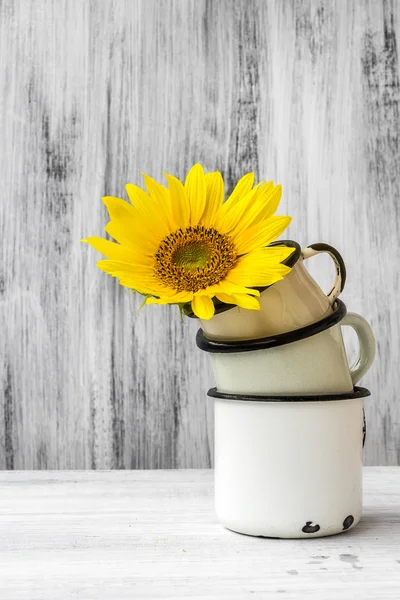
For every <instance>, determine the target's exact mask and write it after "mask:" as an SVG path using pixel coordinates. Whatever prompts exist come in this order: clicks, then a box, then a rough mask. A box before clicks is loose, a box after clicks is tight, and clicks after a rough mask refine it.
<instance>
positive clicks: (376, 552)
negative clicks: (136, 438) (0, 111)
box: [0, 467, 400, 600]
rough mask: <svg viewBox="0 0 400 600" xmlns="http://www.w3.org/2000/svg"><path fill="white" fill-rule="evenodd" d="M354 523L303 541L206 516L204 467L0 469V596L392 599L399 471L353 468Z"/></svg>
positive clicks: (399, 561)
mask: <svg viewBox="0 0 400 600" xmlns="http://www.w3.org/2000/svg"><path fill="white" fill-rule="evenodd" d="M364 481H365V500H364V515H363V518H362V520H361V522H360V523H359V524H358V525H357V527H355V528H354V529H351V530H350V531H348V532H346V533H344V534H340V535H335V536H331V537H327V538H313V539H309V540H277V539H265V538H264V539H262V538H255V537H251V536H245V535H239V534H236V533H233V532H231V531H229V530H227V529H224V528H223V527H222V526H220V525H219V524H218V523H217V522H216V518H215V516H214V512H213V489H212V488H213V485H212V471H207V470H200V469H196V470H187V471H183V470H166V471H163V470H158V471H153V472H151V471H144V470H142V471H115V470H114V471H110V472H104V471H90V472H82V471H81V472H79V471H77V472H76V471H63V472H51V471H50V472H48V471H41V472H29V471H22V472H21V471H19V472H18V471H14V472H2V473H0V486H1V495H0V558H1V577H0V595H1V597H2V598H4V599H7V600H23V599H29V600H36V599H39V598H40V599H41V600H47V599H48V600H58V599H60V600H68V599H69V598H78V599H79V598H82V599H83V598H84V599H85V600H90V599H92V598H93V599H96V600H103V599H110V600H111V599H112V600H117V599H122V598H132V597H135V598H170V599H171V600H172V599H175V598H198V599H210V598H226V599H227V600H228V599H229V600H234V599H236V598H237V599H239V598H244V597H247V595H249V596H250V595H251V597H252V598H256V599H264V598H267V597H280V595H281V594H282V596H284V597H285V598H292V599H296V600H297V599H298V598H306V597H307V598H311V599H314V598H315V599H316V600H317V599H318V600H320V598H324V599H325V598H326V599H327V600H337V598H339V597H340V598H343V600H350V599H353V598H363V599H364V598H365V599H366V600H369V599H371V600H380V599H382V600H383V599H385V600H386V599H389V598H393V599H395V598H396V599H397V598H398V590H399V585H400V551H399V548H400V527H399V525H400V519H399V511H398V506H399V502H400V469H399V468H398V467H369V468H366V469H365V470H364Z"/></svg>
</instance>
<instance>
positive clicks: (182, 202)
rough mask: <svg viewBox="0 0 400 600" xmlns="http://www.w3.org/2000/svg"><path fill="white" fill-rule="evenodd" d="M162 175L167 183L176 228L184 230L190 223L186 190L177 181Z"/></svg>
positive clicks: (169, 176)
mask: <svg viewBox="0 0 400 600" xmlns="http://www.w3.org/2000/svg"><path fill="white" fill-rule="evenodd" d="M164 175H165V177H166V178H167V181H168V187H169V191H170V195H171V207H172V212H173V214H174V219H175V222H176V223H177V225H178V228H181V229H186V228H187V227H189V223H190V204H189V200H188V197H187V194H186V190H185V188H184V186H183V185H182V183H181V182H180V181H179V179H177V178H176V177H174V176H173V175H169V174H168V173H164Z"/></svg>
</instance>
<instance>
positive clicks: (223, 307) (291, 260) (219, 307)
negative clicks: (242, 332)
mask: <svg viewBox="0 0 400 600" xmlns="http://www.w3.org/2000/svg"><path fill="white" fill-rule="evenodd" d="M269 246H287V247H288V248H294V249H295V251H294V252H292V254H291V255H290V256H289V257H288V258H286V259H285V260H284V261H282V264H283V265H286V266H287V267H290V268H291V269H292V268H293V267H294V265H295V264H296V263H297V261H298V260H299V258H300V256H301V246H300V244H298V243H297V242H295V241H293V240H276V241H275V242H271V244H269ZM310 247H311V246H310ZM271 285H273V284H271ZM269 287H271V286H270V285H266V286H264V287H255V288H254V289H255V290H258V291H259V292H260V294H261V292H263V291H264V290H266V289H268V288H269ZM212 302H213V304H214V310H215V312H214V315H219V314H221V313H223V312H226V311H227V310H231V308H235V306H236V304H225V303H223V302H221V301H220V300H218V298H215V297H214V298H212ZM183 312H184V314H185V315H186V316H187V317H189V318H190V319H198V317H197V316H196V315H195V314H194V312H193V311H192V309H191V308H190V305H189V306H188V307H186V308H184V309H183Z"/></svg>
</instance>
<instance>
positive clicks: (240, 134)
mask: <svg viewBox="0 0 400 600" xmlns="http://www.w3.org/2000/svg"><path fill="white" fill-rule="evenodd" d="M0 17H1V20H0V62H1V65H0V101H1V104H0V106H1V114H0V119H1V121H0V124H1V126H0V131H1V143H0V176H1V212H0V219H1V220H0V235H1V248H2V260H1V264H0V307H1V308H0V381H1V387H2V394H1V397H0V468H3V469H16V468H19V469H32V468H60V469H64V468H80V469H82V468H95V469H96V468H115V469H118V468H145V467H146V468H157V467H207V466H210V464H211V462H212V444H213V433H212V410H213V409H212V404H211V402H210V401H209V400H207V398H206V390H207V388H208V387H209V386H210V385H211V383H212V377H211V371H210V368H209V365H208V362H207V357H205V356H204V355H203V354H202V353H200V351H198V350H197V349H196V347H195V343H194V334H195V331H196V328H197V327H196V324H195V323H194V322H188V321H183V322H180V320H179V318H178V311H177V309H176V308H170V309H169V308H162V307H149V308H148V309H145V310H143V312H142V313H141V314H140V316H138V314H137V309H138V306H139V301H138V299H136V298H134V297H133V296H132V295H129V294H127V293H126V292H125V291H124V290H123V288H121V287H119V286H118V284H117V282H116V281H115V280H114V279H111V278H109V277H107V276H106V275H105V274H103V273H101V272H100V271H98V270H97V269H96V267H95V262H96V260H97V259H98V256H97V253H96V252H95V251H94V250H92V249H90V248H88V247H87V246H83V245H82V244H79V239H80V238H81V237H84V236H87V235H89V234H97V235H102V232H103V227H104V224H105V222H106V211H105V208H104V206H103V205H102V203H101V201H100V198H101V196H102V195H106V194H110V195H124V186H125V183H126V182H129V181H130V182H138V181H139V180H140V172H141V171H145V172H147V173H149V174H151V175H153V176H154V177H156V178H158V179H159V180H160V181H161V179H162V171H163V170H167V171H169V172H172V173H175V174H177V175H178V176H181V177H182V176H184V175H185V173H186V170H187V169H188V167H189V166H190V165H191V164H193V163H194V162H197V161H200V162H202V163H203V164H204V166H205V167H206V168H207V169H215V168H218V169H220V170H221V171H222V172H223V173H224V175H225V178H226V180H227V184H228V188H231V187H232V186H233V183H234V181H235V179H237V178H238V177H239V176H240V175H242V174H243V173H244V172H246V171H247V170H254V171H255V172H256V175H257V176H258V177H259V178H271V179H274V180H275V181H277V182H281V183H282V184H283V187H284V200H283V202H282V212H285V213H288V214H291V215H293V217H294V220H293V224H292V225H291V227H290V229H289V237H291V238H292V239H297V240H298V241H300V243H302V244H304V245H305V244H307V243H312V242H316V241H325V242H328V243H330V244H332V245H334V246H336V247H337V248H338V249H339V250H340V251H341V252H342V253H343V255H344V257H345V259H346V262H347V266H348V283H347V285H346V289H345V292H344V294H343V299H344V300H345V301H346V303H347V304H348V307H349V309H351V310H354V311H357V312H360V313H361V314H363V315H364V316H366V317H367V318H368V320H369V321H370V322H371V324H372V326H373V328H374V330H375V332H376V335H377V341H378V357H377V360H376V364H375V366H374V367H373V369H372V370H371V371H370V373H369V374H368V375H367V376H366V377H365V380H364V384H365V385H366V386H367V387H370V389H371V390H372V393H373V395H372V398H371V399H369V400H367V402H366V413H367V419H368V439H367V445H366V451H365V457H366V463H369V464H391V465H395V464H400V403H399V400H398V394H399V389H400V369H399V358H400V357H399V354H400V349H399V346H400V344H399V342H400V332H399V327H400V315H399V311H398V306H399V300H398V298H399V260H400V249H399V225H400V219H399V206H400V193H399V192H400V190H399V187H400V180H399V174H398V171H399V166H400V147H399V138H400V136H399V129H400V128H399V102H400V87H399V62H398V54H399V41H398V37H399V35H400V4H399V3H398V2H396V1H393V2H390V0H357V1H352V2H350V1H348V2H345V1H340V2H339V1H337V2H332V1H331V0H326V1H321V0H298V1H295V0H292V1H287V2H281V1H280V0H259V1H246V0H235V1H228V0H217V1H215V2H212V1H211V0H171V1H166V0H161V1H160V0H159V1H156V0H136V1H130V0H129V1H128V0H97V1H94V2H81V1H79V0H47V1H45V0H20V1H17V0H15V1H14V2H13V1H9V0H3V1H2V2H1V3H0ZM326 269H327V262H325V261H324V260H323V259H315V263H314V267H313V271H312V272H313V274H316V276H317V277H318V278H319V280H320V281H322V282H323V283H324V284H325V285H328V279H329V278H328V277H327V276H326V275H325V274H324V271H325V270H326ZM349 343H350V346H352V345H353V344H354V340H353V339H350V340H349Z"/></svg>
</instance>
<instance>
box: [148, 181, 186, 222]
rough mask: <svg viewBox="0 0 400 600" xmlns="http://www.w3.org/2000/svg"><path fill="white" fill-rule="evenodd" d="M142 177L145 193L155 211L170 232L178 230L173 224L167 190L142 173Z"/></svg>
mask: <svg viewBox="0 0 400 600" xmlns="http://www.w3.org/2000/svg"><path fill="white" fill-rule="evenodd" d="M143 177H144V183H145V185H146V188H147V191H148V192H149V194H150V198H151V200H152V202H153V203H154V205H155V206H156V207H157V211H158V212H159V214H160V215H162V217H163V219H164V220H165V221H166V222H168V225H169V229H170V231H175V230H176V229H178V225H177V223H176V222H175V219H174V215H173V213H172V206H171V199H170V193H169V190H168V189H167V188H166V187H164V186H163V185H161V183H158V182H157V181H155V179H152V177H149V176H148V175H146V174H145V173H143Z"/></svg>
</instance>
